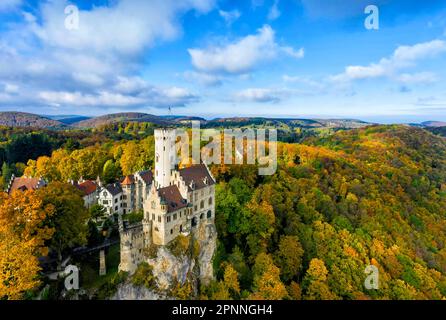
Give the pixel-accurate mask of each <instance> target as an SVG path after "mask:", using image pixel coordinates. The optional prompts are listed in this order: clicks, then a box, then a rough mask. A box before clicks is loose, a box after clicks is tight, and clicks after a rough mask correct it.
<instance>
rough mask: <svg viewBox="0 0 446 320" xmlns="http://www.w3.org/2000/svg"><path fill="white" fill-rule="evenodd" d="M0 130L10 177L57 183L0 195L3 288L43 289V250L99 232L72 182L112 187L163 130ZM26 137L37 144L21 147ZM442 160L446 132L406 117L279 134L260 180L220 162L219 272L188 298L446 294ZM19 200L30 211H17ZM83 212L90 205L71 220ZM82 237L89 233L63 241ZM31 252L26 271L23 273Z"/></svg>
mask: <svg viewBox="0 0 446 320" xmlns="http://www.w3.org/2000/svg"><path fill="white" fill-rule="evenodd" d="M2 130H5V131H4V132H5V135H2V137H4V138H2V139H3V140H4V141H2V142H1V147H0V160H1V161H2V162H3V164H2V166H3V167H4V168H3V167H2V177H3V183H4V181H6V180H5V179H6V178H7V177H8V175H10V174H11V172H12V171H15V173H16V174H20V173H23V174H25V175H28V176H35V177H38V176H39V177H40V176H42V177H45V179H47V180H48V181H49V182H50V184H49V187H47V188H44V189H41V190H38V192H25V193H15V194H13V195H12V196H7V195H6V194H3V195H1V196H0V226H1V228H2V230H1V231H2V232H1V235H0V237H1V239H0V246H1V248H0V250H1V252H0V257H2V258H1V261H0V269H2V271H4V270H7V272H2V273H1V277H2V281H0V297H6V298H11V297H12V298H26V297H27V296H29V295H30V292H32V291H33V290H36V288H39V286H41V284H42V279H41V278H40V277H39V271H40V269H39V264H38V259H37V257H39V256H41V255H44V254H46V253H48V250H49V249H52V250H56V251H59V252H60V251H62V250H65V249H66V248H69V247H73V246H75V245H80V244H85V243H86V242H87V241H88V237H89V235H88V232H89V231H88V228H87V227H86V224H85V222H86V221H88V220H89V219H90V218H91V217H90V215H91V213H89V212H86V210H83V209H81V208H80V207H79V204H80V203H81V202H80V201H82V198H81V197H80V195H79V193H78V192H77V191H76V190H75V189H74V188H72V187H71V186H70V185H69V184H68V183H67V181H68V180H77V179H79V178H80V177H83V178H85V179H96V177H98V176H100V177H101V178H102V179H104V180H105V181H110V182H111V181H114V180H115V179H117V178H119V177H121V176H122V175H127V174H131V173H133V172H135V171H137V170H143V169H147V168H149V167H151V166H153V152H154V151H153V148H154V140H153V136H152V133H153V126H151V125H145V124H142V123H138V124H131V123H129V124H124V125H118V124H113V125H108V126H105V127H103V128H100V129H94V130H90V131H67V132H58V133H52V132H45V131H39V132H28V131H26V130H25V131H23V130H18V131H17V132H12V131H11V130H12V129H7V128H4V129H2ZM14 130H17V129H14ZM24 144H25V145H27V144H29V145H32V146H33V148H26V149H27V153H26V154H23V155H22V154H21V152H18V151H14V150H23V147H21V146H23V145H24ZM2 150H3V151H2ZM18 155H20V156H18ZM445 169H446V141H445V140H444V138H442V137H439V136H435V135H433V134H432V133H430V132H428V131H426V130H424V129H421V128H415V127H408V126H397V125H392V126H378V125H376V126H368V127H364V128H359V129H352V130H338V131H336V132H331V133H330V134H326V133H324V134H309V135H307V136H305V137H304V138H302V139H300V142H299V143H295V142H294V143H287V142H279V145H278V170H277V172H276V174H275V175H273V176H259V175H258V174H257V168H256V167H255V166H254V165H232V166H231V165H218V166H216V165H214V166H211V170H212V173H213V175H214V177H215V178H216V180H217V187H216V222H215V223H216V227H217V232H218V246H217V252H216V254H215V256H214V273H215V280H214V281H213V282H212V283H211V284H210V285H208V286H202V287H201V288H200V290H199V293H198V296H193V295H192V293H191V292H186V294H185V295H184V296H183V298H199V299H310V300H318V299H330V300H332V299H335V300H337V299H443V298H445V297H446V247H445V246H446V216H445V214H446V170H445ZM18 206H20V207H21V208H22V211H23V213H24V214H25V215H24V216H25V217H30V219H25V218H19V215H16V214H15V208H17V207H18ZM72 210H80V212H84V213H83V214H78V215H76V217H77V218H76V221H71V220H70V219H72V217H71V216H70V214H69V212H73V211H72ZM82 222H84V223H82ZM73 228H78V229H73ZM73 232H75V233H76V234H78V236H77V237H74V236H73V237H69V236H68V237H66V238H64V236H66V235H73V234H74V233H73ZM61 236H62V238H63V239H65V240H66V241H63V246H62V245H58V244H61V241H60V239H61ZM11 248H14V250H13V251H11ZM7 253H8V254H7ZM14 257H15V259H14ZM25 257H26V258H29V259H28V260H26V261H29V262H28V263H27V264H26V266H27V268H26V269H25V268H19V266H20V265H21V264H22V263H24V261H25ZM22 259H23V260H22ZM368 265H375V266H376V267H377V268H378V270H379V289H378V290H373V289H372V290H369V289H366V288H365V287H364V279H365V277H366V274H365V272H364V270H365V269H366V267H367V266H368ZM14 283H20V284H21V286H20V288H17V286H14ZM12 288H16V289H15V290H13V289H12Z"/></svg>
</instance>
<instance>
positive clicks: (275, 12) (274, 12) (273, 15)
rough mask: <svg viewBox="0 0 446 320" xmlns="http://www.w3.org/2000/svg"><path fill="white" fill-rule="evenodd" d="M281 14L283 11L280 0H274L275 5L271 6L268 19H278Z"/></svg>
mask: <svg viewBox="0 0 446 320" xmlns="http://www.w3.org/2000/svg"><path fill="white" fill-rule="evenodd" d="M280 15H281V12H280V10H279V0H274V3H273V5H272V6H271V8H270V9H269V12H268V20H270V21H272V20H276V19H277V18H279V17H280Z"/></svg>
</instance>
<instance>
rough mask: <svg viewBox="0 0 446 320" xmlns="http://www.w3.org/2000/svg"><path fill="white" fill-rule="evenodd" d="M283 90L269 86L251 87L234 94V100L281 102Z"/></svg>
mask: <svg viewBox="0 0 446 320" xmlns="http://www.w3.org/2000/svg"><path fill="white" fill-rule="evenodd" d="M281 94H282V93H281V92H280V91H278V90H274V89H267V88H249V89H245V90H242V91H239V92H237V93H235V94H234V100H236V101H242V102H279V101H280V100H281Z"/></svg>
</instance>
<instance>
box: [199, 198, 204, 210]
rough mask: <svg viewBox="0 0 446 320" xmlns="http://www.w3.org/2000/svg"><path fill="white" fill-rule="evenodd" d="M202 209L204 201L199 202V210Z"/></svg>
mask: <svg viewBox="0 0 446 320" xmlns="http://www.w3.org/2000/svg"><path fill="white" fill-rule="evenodd" d="M203 208H204V200H201V202H200V209H203Z"/></svg>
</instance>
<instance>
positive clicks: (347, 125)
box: [0, 112, 371, 131]
mask: <svg viewBox="0 0 446 320" xmlns="http://www.w3.org/2000/svg"><path fill="white" fill-rule="evenodd" d="M192 120H195V121H200V124H201V126H202V127H203V128H220V127H221V128H232V127H234V128H243V127H257V128H259V127H260V128H276V129H279V130H282V131H283V130H284V131H290V130H292V129H294V128H303V129H335V130H336V129H355V128H361V127H364V126H368V125H370V124H371V123H367V122H364V121H361V120H354V119H297V118H262V117H231V118H216V119H212V120H206V119H204V118H201V117H193V116H182V115H164V116H156V115H153V114H148V113H140V112H121V113H114V114H106V115H102V116H98V117H92V118H90V117H86V116H80V115H36V114H31V113H24V112H0V125H6V126H13V127H37V128H63V127H76V128H96V127H99V126H102V125H106V124H112V123H119V122H151V123H153V124H156V125H160V126H175V125H188V124H189V122H190V121H192Z"/></svg>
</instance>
